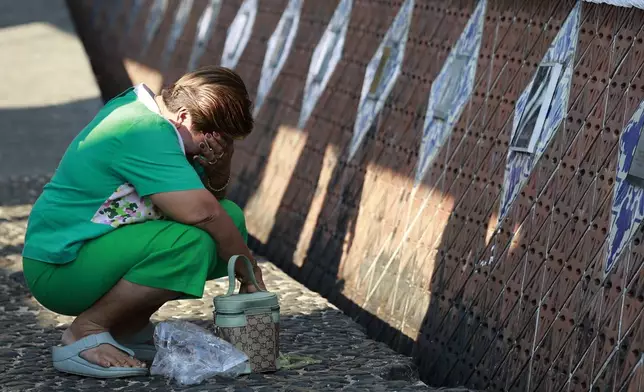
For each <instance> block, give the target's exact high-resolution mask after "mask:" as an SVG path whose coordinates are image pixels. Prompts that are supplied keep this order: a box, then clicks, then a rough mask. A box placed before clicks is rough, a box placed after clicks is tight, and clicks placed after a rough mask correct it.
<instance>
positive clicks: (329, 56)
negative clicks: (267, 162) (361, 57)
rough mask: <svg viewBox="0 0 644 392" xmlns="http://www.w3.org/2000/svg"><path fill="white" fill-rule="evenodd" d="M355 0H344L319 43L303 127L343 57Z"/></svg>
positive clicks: (307, 90) (306, 94)
mask: <svg viewBox="0 0 644 392" xmlns="http://www.w3.org/2000/svg"><path fill="white" fill-rule="evenodd" d="M352 7H353V0H342V1H340V4H338V7H337V8H336V9H335V12H334V13H333V17H332V18H331V21H330V22H329V25H328V26H327V28H326V30H325V31H324V34H323V35H322V39H320V42H319V43H318V45H317V47H316V48H315V51H314V52H313V58H312V59H311V66H310V67H309V73H308V75H307V77H306V86H305V87H304V98H303V102H302V111H301V112H300V119H299V121H298V127H300V128H303V127H304V125H305V124H306V121H307V120H308V119H309V116H310V115H311V112H312V111H313V108H315V105H316V103H317V101H318V99H319V98H320V95H321V94H322V92H323V91H324V89H325V88H326V85H327V83H328V82H329V79H330V78H331V75H332V74H333V71H334V70H335V67H336V65H338V62H339V61H340V58H341V57H342V50H343V49H344V41H345V39H346V36H347V28H348V27H349V19H350V18H351V8H352Z"/></svg>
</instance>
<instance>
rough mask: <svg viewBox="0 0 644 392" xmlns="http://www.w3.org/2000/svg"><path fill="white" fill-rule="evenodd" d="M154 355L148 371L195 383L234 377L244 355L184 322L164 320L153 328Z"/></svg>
mask: <svg viewBox="0 0 644 392" xmlns="http://www.w3.org/2000/svg"><path fill="white" fill-rule="evenodd" d="M154 345H155V346H156V348H157V354H156V356H155V357H154V362H153V363H152V367H151V368H150V374H152V375H162V376H166V377H168V378H171V379H175V380H176V381H177V383H179V384H180V385H193V384H199V383H200V382H202V381H203V380H205V379H207V378H210V377H213V376H216V375H218V376H224V377H237V376H238V375H240V374H241V373H242V372H243V371H244V369H245V368H246V362H247V361H248V356H247V355H246V354H244V353H243V352H241V351H239V350H238V349H236V348H235V347H234V346H233V345H232V344H230V343H228V342H226V341H225V340H223V339H220V338H218V337H216V336H215V335H213V334H211V333H210V332H208V331H207V330H205V329H203V328H201V327H199V326H197V325H195V324H192V323H189V322H187V321H166V322H162V323H159V324H158V325H157V327H156V329H155V330H154Z"/></svg>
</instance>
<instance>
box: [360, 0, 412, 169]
mask: <svg viewBox="0 0 644 392" xmlns="http://www.w3.org/2000/svg"><path fill="white" fill-rule="evenodd" d="M413 10H414V0H406V1H405V2H404V3H403V5H402V7H400V11H398V15H396V18H395V19H394V22H393V23H392V24H391V27H389V30H388V31H387V34H385V37H384V38H383V40H382V43H381V44H380V46H379V47H378V50H377V51H376V54H375V55H374V56H373V58H372V59H371V61H369V65H367V70H366V72H365V77H364V82H363V84H362V93H361V95H360V103H359V105H358V114H357V117H356V122H355V124H354V127H353V135H352V137H351V144H350V146H349V159H352V158H353V156H354V155H355V153H356V152H357V151H358V148H359V147H360V144H362V140H363V139H364V137H365V135H366V134H367V131H368V130H369V128H371V126H372V125H373V123H374V120H375V119H376V116H377V115H378V114H379V113H380V111H381V110H382V108H383V106H384V105H385V101H387V98H388V97H389V94H390V93H391V90H392V89H393V87H394V84H395V83H396V79H397V78H398V75H400V68H401V66H402V61H403V58H404V57H405V45H406V44H407V36H408V34H409V26H410V24H411V15H412V11H413Z"/></svg>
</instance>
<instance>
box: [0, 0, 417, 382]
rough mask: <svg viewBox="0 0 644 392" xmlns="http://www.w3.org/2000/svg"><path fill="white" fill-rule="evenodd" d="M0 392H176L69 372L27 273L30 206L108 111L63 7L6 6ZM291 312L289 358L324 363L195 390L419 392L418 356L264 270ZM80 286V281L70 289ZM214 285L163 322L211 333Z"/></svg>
mask: <svg viewBox="0 0 644 392" xmlns="http://www.w3.org/2000/svg"><path fill="white" fill-rule="evenodd" d="M0 51H1V52H2V56H0V74H2V75H3V83H0V391H116V390H119V391H141V390H150V391H174V390H177V389H180V388H177V387H176V386H175V385H174V384H172V383H170V382H168V380H166V379H164V378H162V377H143V378H135V379H123V380H110V381H103V380H96V379H90V378H82V377H77V376H71V375H66V374H62V373H59V372H57V371H55V370H54V369H53V367H52V366H51V361H50V347H51V346H53V345H56V344H58V341H59V338H60V334H61V331H62V330H64V328H66V326H67V325H69V323H70V322H71V318H69V317H64V316H59V315H56V314H54V313H51V312H49V311H48V310H46V309H44V308H43V307H41V306H40V305H39V304H38V303H37V302H36V301H35V300H34V299H33V298H32V297H31V296H30V293H29V290H28V288H27V287H26V285H25V282H24V278H23V276H22V273H21V271H20V268H21V261H20V253H21V251H22V245H23V239H24V232H25V227H26V223H27V219H28V216H29V212H30V209H31V205H32V203H33V202H34V200H35V199H36V197H37V196H38V194H39V193H40V192H41V190H42V187H43V185H44V184H45V183H46V182H47V181H48V178H49V176H50V175H51V174H52V173H53V171H54V170H55V168H56V166H57V163H58V161H59V159H60V157H61V156H62V154H63V152H64V150H65V147H66V146H67V144H68V143H69V141H70V140H71V139H72V138H73V137H74V135H75V134H76V133H78V132H79V131H80V130H81V129H82V127H83V126H84V125H85V124H86V123H87V122H88V121H89V120H90V119H91V118H92V116H93V115H94V114H95V113H96V111H97V110H98V108H99V107H100V105H101V101H100V92H99V90H98V87H97V86H96V83H95V81H94V77H93V74H92V72H91V69H90V66H89V63H88V61H87V58H86V55H85V52H84V50H83V47H82V45H81V43H80V41H79V39H78V38H77V37H76V34H75V32H74V29H73V25H72V23H71V20H70V18H69V14H68V12H67V9H66V6H65V3H64V1H63V0H21V1H4V2H0ZM263 268H264V270H265V271H266V281H267V284H268V287H269V289H271V290H274V291H276V292H278V293H279V296H280V301H281V305H282V316H283V319H282V320H283V321H282V323H281V350H282V352H283V353H295V354H300V355H305V356H310V357H312V358H313V359H316V360H318V361H320V363H319V364H316V365H310V366H308V367H306V368H303V369H300V370H290V371H279V372H277V373H274V374H262V375H250V376H245V377H240V378H238V379H235V380H220V379H211V380H209V381H207V382H206V383H204V384H202V385H199V386H194V387H190V388H187V389H184V390H190V391H209V390H226V391H330V390H343V391H364V390H370V391H412V390H414V391H416V390H426V389H427V387H426V386H425V385H423V384H422V383H419V382H417V381H416V380H417V374H416V372H415V368H414V366H413V365H412V362H411V360H410V359H409V358H406V357H403V356H400V355H397V354H395V353H394V352H393V351H392V350H390V349H389V348H388V347H386V346H385V345H383V344H380V343H377V342H374V341H372V340H370V339H368V338H367V337H366V336H365V334H364V333H363V332H362V331H361V328H360V327H359V326H358V325H357V324H355V323H354V322H353V321H352V320H350V319H349V318H348V317H346V316H344V315H343V314H342V313H341V312H340V311H338V310H337V309H336V308H335V307H334V306H332V305H331V304H329V303H328V302H327V301H326V300H324V299H323V298H321V297H320V296H319V295H318V294H315V293H313V292H311V291H309V290H307V289H305V288H304V287H302V286H301V285H300V284H298V283H297V282H295V281H294V280H293V279H291V278H289V277H288V276H287V275H285V274H284V273H283V272H281V271H279V270H278V269H277V268H276V267H275V266H273V265H272V264H271V263H269V262H264V263H263ZM70 284H73V282H70ZM224 285H225V284H224V283H223V282H220V281H217V282H210V283H209V284H208V285H207V289H206V295H205V296H204V298H203V299H202V300H190V301H176V302H173V303H169V304H167V305H166V306H165V307H163V308H162V309H161V310H160V311H159V312H158V314H157V316H156V317H157V319H158V320H163V319H168V318H179V319H184V320H190V321H192V322H194V323H196V324H199V325H202V326H204V327H210V326H211V325H212V298H213V296H215V295H217V294H219V293H222V292H223V290H224Z"/></svg>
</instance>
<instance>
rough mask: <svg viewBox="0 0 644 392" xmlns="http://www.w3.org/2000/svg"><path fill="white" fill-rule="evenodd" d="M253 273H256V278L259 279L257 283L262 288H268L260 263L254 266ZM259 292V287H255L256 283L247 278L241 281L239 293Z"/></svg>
mask: <svg viewBox="0 0 644 392" xmlns="http://www.w3.org/2000/svg"><path fill="white" fill-rule="evenodd" d="M253 273H254V274H255V280H257V285H258V286H259V287H260V288H261V289H262V290H266V284H264V277H263V276H262V270H261V268H259V266H258V265H256V266H255V267H254V268H253ZM255 292H257V289H256V288H255V285H254V284H253V283H252V282H251V281H250V280H247V279H244V280H242V282H241V287H240V288H239V293H240V294H244V293H255Z"/></svg>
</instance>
